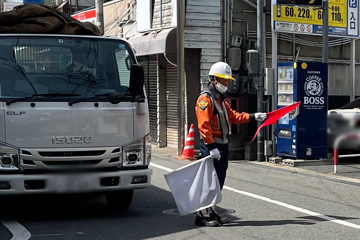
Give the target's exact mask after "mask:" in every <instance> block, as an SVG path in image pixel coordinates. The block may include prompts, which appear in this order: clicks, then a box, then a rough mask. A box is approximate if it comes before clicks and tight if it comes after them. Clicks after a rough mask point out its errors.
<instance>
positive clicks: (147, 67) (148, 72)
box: [138, 55, 157, 143]
mask: <svg viewBox="0 0 360 240" xmlns="http://www.w3.org/2000/svg"><path fill="white" fill-rule="evenodd" d="M138 61H139V64H140V65H141V66H143V68H144V78H145V81H144V85H145V90H146V95H147V98H148V103H149V116H150V136H151V142H152V143H156V142H157V102H156V101H157V59H156V55H152V56H148V57H138Z"/></svg>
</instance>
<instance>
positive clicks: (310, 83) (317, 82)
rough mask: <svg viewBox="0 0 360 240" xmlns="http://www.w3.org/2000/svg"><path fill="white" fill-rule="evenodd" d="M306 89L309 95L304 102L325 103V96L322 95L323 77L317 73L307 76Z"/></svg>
mask: <svg viewBox="0 0 360 240" xmlns="http://www.w3.org/2000/svg"><path fill="white" fill-rule="evenodd" d="M304 90H305V94H306V95H307V96H305V97H304V104H311V105H313V104H316V105H323V104H324V103H325V99H324V97H320V96H321V94H322V93H323V91H324V85H323V83H322V79H321V77H319V76H317V75H311V76H308V77H307V78H306V82H305V85H304Z"/></svg>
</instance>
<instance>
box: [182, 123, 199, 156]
mask: <svg viewBox="0 0 360 240" xmlns="http://www.w3.org/2000/svg"><path fill="white" fill-rule="evenodd" d="M177 158H178V159H182V160H196V158H194V124H191V126H190V130H189V133H188V136H187V138H186V142H185V147H184V150H183V152H182V153H181V156H178V157H177Z"/></svg>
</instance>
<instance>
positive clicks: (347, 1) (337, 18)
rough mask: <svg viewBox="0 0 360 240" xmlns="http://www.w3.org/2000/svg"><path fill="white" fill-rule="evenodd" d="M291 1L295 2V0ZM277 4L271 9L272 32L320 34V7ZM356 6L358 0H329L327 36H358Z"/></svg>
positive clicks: (321, 17) (321, 18) (321, 12)
mask: <svg viewBox="0 0 360 240" xmlns="http://www.w3.org/2000/svg"><path fill="white" fill-rule="evenodd" d="M293 1H294V3H295V2H296V0H293ZM307 1H310V0H306V1H305V2H304V3H306V2H307ZM279 2H281V0H280V1H278V2H277V4H274V5H273V7H272V11H273V13H272V16H273V30H274V31H283V32H284V31H285V32H295V33H300V34H310V35H321V34H322V21H323V10H322V9H321V7H317V6H312V5H311V4H307V5H300V4H299V5H295V4H286V5H285V4H279ZM290 2H291V1H290ZM310 2H311V1H310ZM314 3H315V1H314ZM358 5H359V0H329V35H331V36H347V37H358V36H359V27H358V24H359V21H358V19H357V18H358V14H357V12H358V9H359V8H358Z"/></svg>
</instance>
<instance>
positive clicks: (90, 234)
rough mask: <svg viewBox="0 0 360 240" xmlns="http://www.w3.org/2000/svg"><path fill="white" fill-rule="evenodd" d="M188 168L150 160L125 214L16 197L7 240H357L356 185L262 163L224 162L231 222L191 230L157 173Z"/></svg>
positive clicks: (8, 211)
mask: <svg viewBox="0 0 360 240" xmlns="http://www.w3.org/2000/svg"><path fill="white" fill-rule="evenodd" d="M188 163H189V162H188V161H181V160H177V159H173V158H170V157H156V156H154V157H153V160H152V165H151V168H152V169H153V171H154V172H153V176H152V186H151V187H150V188H147V189H142V190H138V191H136V192H135V195H134V201H133V203H132V205H131V207H130V209H128V210H125V211H113V210H110V209H109V208H108V207H107V204H106V201H105V198H104V197H101V196H100V197H95V198H89V199H84V198H79V197H76V198H75V197H59V196H47V197H16V198H10V199H7V200H6V201H3V202H2V203H1V209H2V210H1V212H0V222H1V223H2V224H0V240H7V239H20V240H22V239H36V240H38V239H39V240H40V239H41V240H55V239H61V240H63V239H66V240H68V239H106V240H107V239H109V240H115V239H131V240H132V239H206V240H208V239H221V240H222V239H249V240H253V239H254V240H255V239H256V240H258V239H270V240H272V239H273V240H279V239H286V240H293V239H294V240H295V239H316V240H322V239H324V240H325V239H326V240H330V239H336V240H338V239H342V240H346V239H359V236H360V182H346V181H342V180H341V179H333V178H330V177H326V176H325V177H324V176H319V175H316V174H315V175H313V174H312V173H308V172H302V171H298V170H289V169H286V168H275V167H271V166H269V165H266V164H258V163H248V162H245V161H238V162H233V163H230V166H229V171H228V178H227V180H226V183H225V187H224V189H223V200H222V202H221V203H220V204H219V205H218V211H219V212H220V213H221V214H222V215H223V216H226V217H228V218H229V219H230V220H231V223H229V224H227V225H223V226H220V227H198V226H195V225H194V215H188V216H183V217H181V216H179V215H178V214H177V211H176V205H175V202H174V199H173V197H172V194H171V192H170V191H169V188H168V186H167V184H166V181H165V178H164V174H165V173H167V172H168V171H170V170H171V169H173V170H174V169H177V168H179V167H181V166H183V165H185V164H188Z"/></svg>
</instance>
